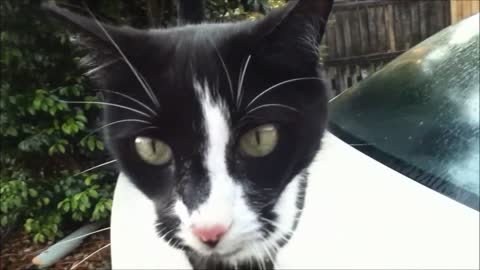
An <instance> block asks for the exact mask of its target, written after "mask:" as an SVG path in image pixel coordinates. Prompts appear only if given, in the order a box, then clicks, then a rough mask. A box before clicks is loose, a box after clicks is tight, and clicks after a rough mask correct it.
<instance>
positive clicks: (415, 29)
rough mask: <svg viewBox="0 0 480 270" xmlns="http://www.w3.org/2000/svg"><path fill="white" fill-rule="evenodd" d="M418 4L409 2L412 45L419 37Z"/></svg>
mask: <svg viewBox="0 0 480 270" xmlns="http://www.w3.org/2000/svg"><path fill="white" fill-rule="evenodd" d="M418 11H419V5H418V2H411V3H410V16H411V18H412V38H411V42H412V44H411V45H412V46H413V45H414V44H417V43H418V42H419V41H420V40H422V39H421V36H420V22H419V15H418Z"/></svg>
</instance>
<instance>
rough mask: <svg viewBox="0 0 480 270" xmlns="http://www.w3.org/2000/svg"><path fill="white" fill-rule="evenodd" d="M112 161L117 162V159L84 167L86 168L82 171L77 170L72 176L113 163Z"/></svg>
mask: <svg viewBox="0 0 480 270" xmlns="http://www.w3.org/2000/svg"><path fill="white" fill-rule="evenodd" d="M114 162H117V160H116V159H114V160H110V161H107V162H104V163H102V164H100V165H97V166H93V167H91V168H89V169H86V170H84V171H82V172H79V173H77V174H75V175H74V177H75V176H79V175H81V174H84V173H86V172H89V171H92V170H95V169H98V168H100V167H103V166H106V165H108V164H112V163H114Z"/></svg>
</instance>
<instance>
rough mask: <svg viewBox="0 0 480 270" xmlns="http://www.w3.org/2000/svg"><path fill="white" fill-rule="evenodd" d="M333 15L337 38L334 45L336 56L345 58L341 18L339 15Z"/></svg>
mask: <svg viewBox="0 0 480 270" xmlns="http://www.w3.org/2000/svg"><path fill="white" fill-rule="evenodd" d="M334 15H335V36H336V37H337V39H336V43H337V56H338V57H342V56H345V45H344V44H345V42H344V39H343V27H342V26H343V23H342V18H341V16H340V15H339V13H336V14H334Z"/></svg>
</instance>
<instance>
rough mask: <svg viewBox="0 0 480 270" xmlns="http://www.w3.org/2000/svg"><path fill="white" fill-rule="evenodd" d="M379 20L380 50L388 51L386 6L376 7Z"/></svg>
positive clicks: (377, 24) (377, 23)
mask: <svg viewBox="0 0 480 270" xmlns="http://www.w3.org/2000/svg"><path fill="white" fill-rule="evenodd" d="M375 12H376V17H377V22H376V27H377V29H378V49H377V51H378V52H386V51H388V42H387V40H388V39H387V27H386V23H385V13H386V8H385V7H383V6H380V7H376V8H375Z"/></svg>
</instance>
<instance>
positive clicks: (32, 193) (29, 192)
mask: <svg viewBox="0 0 480 270" xmlns="http://www.w3.org/2000/svg"><path fill="white" fill-rule="evenodd" d="M28 194H30V197H33V198H36V197H37V196H38V192H37V191H36V190H35V189H33V188H30V189H28Z"/></svg>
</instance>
